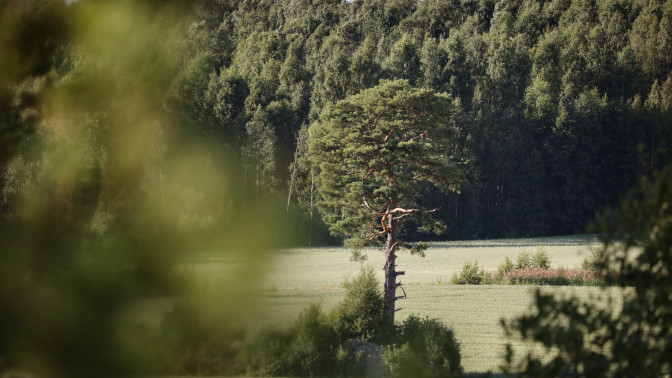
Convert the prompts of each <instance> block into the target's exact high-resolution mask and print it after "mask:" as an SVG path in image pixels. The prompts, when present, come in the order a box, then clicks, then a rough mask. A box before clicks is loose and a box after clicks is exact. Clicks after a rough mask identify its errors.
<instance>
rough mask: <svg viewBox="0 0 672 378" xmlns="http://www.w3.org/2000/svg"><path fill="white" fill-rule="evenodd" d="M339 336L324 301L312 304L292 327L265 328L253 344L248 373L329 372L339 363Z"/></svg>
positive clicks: (248, 357)
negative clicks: (330, 322)
mask: <svg viewBox="0 0 672 378" xmlns="http://www.w3.org/2000/svg"><path fill="white" fill-rule="evenodd" d="M338 344H339V342H338V338H337V336H336V333H335V332H334V330H333V328H332V327H331V325H330V324H329V322H328V321H327V316H326V315H325V314H324V313H323V312H322V309H321V307H320V305H318V304H311V305H309V306H308V307H307V308H306V309H305V310H303V312H302V313H301V314H300V315H299V319H298V320H297V321H296V323H294V324H293V325H292V326H291V327H290V328H288V329H269V330H266V331H264V332H262V333H261V334H260V335H259V336H258V337H257V338H256V339H255V340H254V341H253V342H252V343H251V344H250V345H249V346H248V355H247V366H248V369H247V370H248V371H247V373H248V374H251V375H259V376H316V375H317V376H325V375H333V374H334V368H335V367H336V350H337V349H338Z"/></svg>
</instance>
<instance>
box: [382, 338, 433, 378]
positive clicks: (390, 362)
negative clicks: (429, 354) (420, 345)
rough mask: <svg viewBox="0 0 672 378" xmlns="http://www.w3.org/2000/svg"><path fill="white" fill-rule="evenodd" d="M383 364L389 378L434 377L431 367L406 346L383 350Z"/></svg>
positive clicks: (390, 347) (387, 347)
mask: <svg viewBox="0 0 672 378" xmlns="http://www.w3.org/2000/svg"><path fill="white" fill-rule="evenodd" d="M382 357H383V363H385V367H386V368H387V371H388V373H389V375H390V376H391V377H435V376H436V375H435V374H434V372H433V369H432V366H431V365H430V364H428V363H423V361H422V360H421V359H420V358H419V357H418V356H416V355H415V353H413V350H411V348H410V346H409V345H408V344H402V345H399V346H397V345H394V344H392V345H388V346H386V347H385V348H383V353H382Z"/></svg>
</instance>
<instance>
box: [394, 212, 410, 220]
mask: <svg viewBox="0 0 672 378" xmlns="http://www.w3.org/2000/svg"><path fill="white" fill-rule="evenodd" d="M411 214H412V213H405V214H402V215H400V216H398V217H394V220H399V219H401V218H404V217H407V216H409V215H411Z"/></svg>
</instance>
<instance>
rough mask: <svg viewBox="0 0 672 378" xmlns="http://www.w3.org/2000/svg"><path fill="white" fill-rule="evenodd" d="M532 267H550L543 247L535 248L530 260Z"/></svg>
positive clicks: (549, 260) (549, 261)
mask: <svg viewBox="0 0 672 378" xmlns="http://www.w3.org/2000/svg"><path fill="white" fill-rule="evenodd" d="M532 264H533V267H536V268H542V269H548V268H550V267H551V259H550V258H549V257H548V254H547V253H546V250H545V249H544V246H543V245H540V246H538V247H537V253H535V254H534V257H533V258H532Z"/></svg>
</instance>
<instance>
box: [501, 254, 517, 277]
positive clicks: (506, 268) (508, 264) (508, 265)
mask: <svg viewBox="0 0 672 378" xmlns="http://www.w3.org/2000/svg"><path fill="white" fill-rule="evenodd" d="M513 269H514V265H513V261H511V259H510V258H508V257H506V258H504V262H503V263H501V264H499V266H498V267H497V276H498V277H502V276H503V275H504V273H507V272H510V271H512V270H513Z"/></svg>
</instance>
